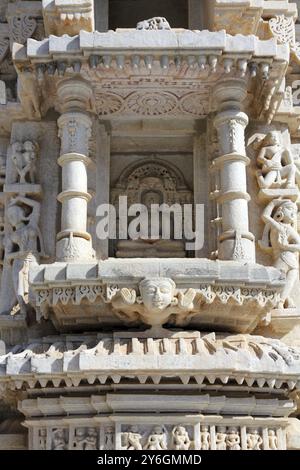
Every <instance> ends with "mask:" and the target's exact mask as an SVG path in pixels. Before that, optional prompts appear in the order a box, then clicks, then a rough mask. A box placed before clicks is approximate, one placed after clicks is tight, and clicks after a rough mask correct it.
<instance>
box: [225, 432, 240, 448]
mask: <svg viewBox="0 0 300 470" xmlns="http://www.w3.org/2000/svg"><path fill="white" fill-rule="evenodd" d="M240 444H241V438H240V435H239V432H238V430H237V428H235V427H231V428H229V430H228V434H227V437H226V446H227V449H228V450H241V445H240Z"/></svg>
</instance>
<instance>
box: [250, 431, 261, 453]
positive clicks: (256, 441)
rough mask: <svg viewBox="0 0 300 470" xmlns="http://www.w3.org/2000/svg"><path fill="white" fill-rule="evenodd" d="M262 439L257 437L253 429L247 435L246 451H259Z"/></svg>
mask: <svg viewBox="0 0 300 470" xmlns="http://www.w3.org/2000/svg"><path fill="white" fill-rule="evenodd" d="M262 444H263V439H262V437H261V436H260V435H259V432H258V430H257V429H253V430H252V431H251V432H249V433H248V434H247V449H248V450H261V446H262Z"/></svg>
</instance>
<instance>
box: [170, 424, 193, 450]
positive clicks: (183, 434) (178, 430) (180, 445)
mask: <svg viewBox="0 0 300 470" xmlns="http://www.w3.org/2000/svg"><path fill="white" fill-rule="evenodd" d="M172 444H173V449H175V450H188V449H189V448H190V446H191V441H190V438H189V433H188V432H187V430H186V429H185V427H184V426H176V427H175V428H174V429H173V430H172Z"/></svg>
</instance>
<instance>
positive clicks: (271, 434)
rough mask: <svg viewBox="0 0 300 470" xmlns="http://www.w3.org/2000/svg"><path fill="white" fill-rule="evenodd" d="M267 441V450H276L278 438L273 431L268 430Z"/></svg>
mask: <svg viewBox="0 0 300 470" xmlns="http://www.w3.org/2000/svg"><path fill="white" fill-rule="evenodd" d="M268 440H269V449H270V450H278V437H277V436H276V432H275V431H274V429H269V432H268Z"/></svg>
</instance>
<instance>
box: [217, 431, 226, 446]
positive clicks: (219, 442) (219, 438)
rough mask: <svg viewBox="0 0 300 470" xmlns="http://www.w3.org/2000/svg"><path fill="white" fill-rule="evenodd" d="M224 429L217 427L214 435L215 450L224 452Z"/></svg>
mask: <svg viewBox="0 0 300 470" xmlns="http://www.w3.org/2000/svg"><path fill="white" fill-rule="evenodd" d="M226 438H227V434H226V427H225V426H224V427H223V426H219V427H218V428H217V433H216V450H226Z"/></svg>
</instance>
